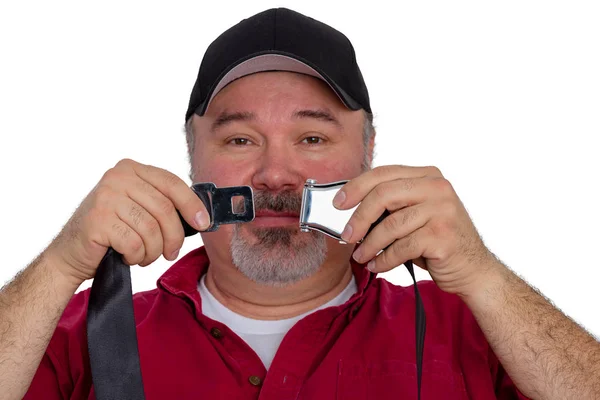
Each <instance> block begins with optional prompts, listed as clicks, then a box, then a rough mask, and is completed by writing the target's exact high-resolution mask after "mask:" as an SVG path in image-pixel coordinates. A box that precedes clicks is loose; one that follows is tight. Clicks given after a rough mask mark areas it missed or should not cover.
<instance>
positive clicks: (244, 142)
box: [227, 137, 252, 147]
mask: <svg viewBox="0 0 600 400" xmlns="http://www.w3.org/2000/svg"><path fill="white" fill-rule="evenodd" d="M251 143H252V142H251V141H250V139H248V138H243V137H236V138H231V139H229V140H228V141H227V144H231V145H233V146H237V147H243V146H248V145H249V144H251Z"/></svg>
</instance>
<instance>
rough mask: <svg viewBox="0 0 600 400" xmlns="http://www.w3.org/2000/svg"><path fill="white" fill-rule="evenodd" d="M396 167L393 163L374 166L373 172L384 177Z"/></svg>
mask: <svg viewBox="0 0 600 400" xmlns="http://www.w3.org/2000/svg"><path fill="white" fill-rule="evenodd" d="M394 169H395V166H393V165H381V166H379V167H375V168H373V173H374V174H375V175H376V176H378V177H383V176H387V175H389V173H390V172H392V171H393V170H394Z"/></svg>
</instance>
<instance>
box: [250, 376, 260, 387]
mask: <svg viewBox="0 0 600 400" xmlns="http://www.w3.org/2000/svg"><path fill="white" fill-rule="evenodd" d="M248 381H249V382H250V383H251V384H252V385H254V386H260V384H261V382H262V380H261V379H260V378H259V377H258V376H256V375H252V376H251V377H250V378H248Z"/></svg>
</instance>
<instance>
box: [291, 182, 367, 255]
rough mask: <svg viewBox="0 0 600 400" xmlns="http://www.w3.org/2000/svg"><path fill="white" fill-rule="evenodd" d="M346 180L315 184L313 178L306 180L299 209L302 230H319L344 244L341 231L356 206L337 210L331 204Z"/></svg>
mask: <svg viewBox="0 0 600 400" xmlns="http://www.w3.org/2000/svg"><path fill="white" fill-rule="evenodd" d="M346 182H348V181H338V182H331V183H324V184H317V181H316V180H314V179H307V180H306V182H305V183H304V190H303V191H302V208H301V209H300V230H301V231H302V232H309V231H311V230H313V231H317V232H321V233H324V234H325V235H327V236H330V237H332V238H334V239H336V240H338V241H339V242H340V243H342V244H346V242H345V241H344V240H343V239H342V232H343V231H344V228H345V227H346V224H347V223H348V221H349V220H350V217H351V216H352V213H354V210H355V209H356V207H358V206H355V207H353V208H351V209H349V210H338V209H337V208H335V207H334V206H333V198H334V197H335V195H336V194H337V192H338V191H339V190H340V189H341V188H342V186H344V185H345V184H346Z"/></svg>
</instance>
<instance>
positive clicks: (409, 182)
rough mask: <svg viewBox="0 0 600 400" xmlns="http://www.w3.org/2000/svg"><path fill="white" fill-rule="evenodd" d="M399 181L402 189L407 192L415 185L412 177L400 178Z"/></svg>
mask: <svg viewBox="0 0 600 400" xmlns="http://www.w3.org/2000/svg"><path fill="white" fill-rule="evenodd" d="M400 183H401V185H402V190H404V191H406V192H408V191H410V190H412V188H413V187H414V186H415V181H414V179H408V178H406V179H401V180H400Z"/></svg>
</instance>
